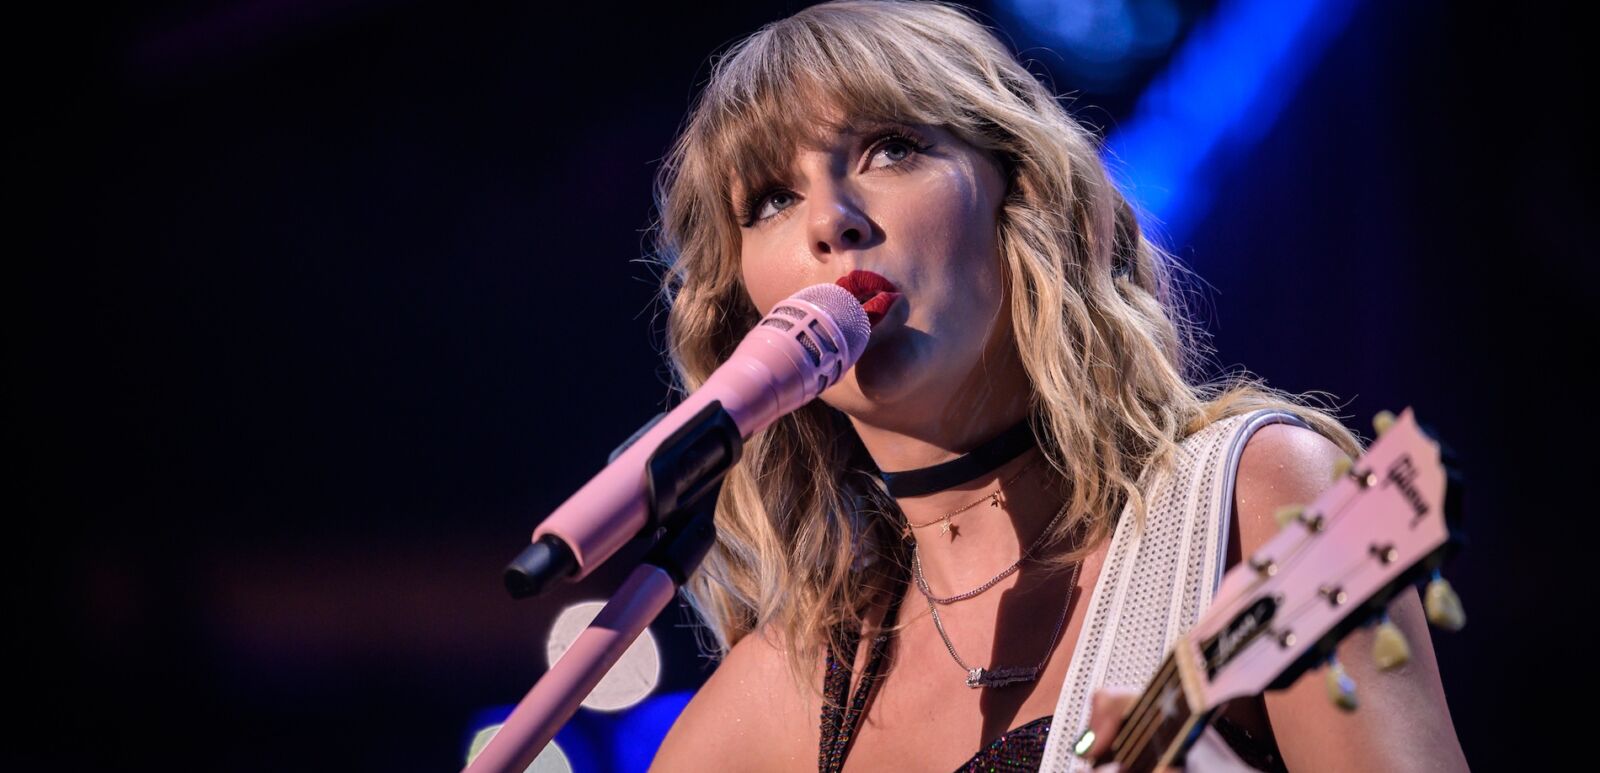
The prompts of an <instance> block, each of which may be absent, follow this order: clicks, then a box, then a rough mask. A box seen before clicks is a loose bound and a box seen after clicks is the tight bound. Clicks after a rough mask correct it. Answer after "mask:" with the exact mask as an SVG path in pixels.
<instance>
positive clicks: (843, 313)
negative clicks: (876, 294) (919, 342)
mask: <svg viewBox="0 0 1600 773" xmlns="http://www.w3.org/2000/svg"><path fill="white" fill-rule="evenodd" d="M794 297H795V298H798V299H800V300H802V301H806V302H808V303H810V304H812V305H814V306H816V307H817V308H819V309H822V310H823V311H825V312H827V314H828V316H829V317H832V318H833V321H834V323H836V324H837V325H838V326H839V329H840V330H841V331H843V332H844V338H845V350H846V351H848V352H850V353H851V354H853V355H854V356H855V357H859V356H861V352H862V351H863V350H864V349H866V348H867V339H868V338H870V337H872V322H871V321H869V320H868V319H867V312H866V310H865V309H862V308H861V303H860V302H859V301H857V300H856V298H855V296H854V295H851V294H850V291H849V290H846V289H844V288H843V287H840V286H838V285H831V284H819V285H812V286H810V287H807V288H805V289H804V290H801V291H800V292H797V293H795V294H794ZM853 364H855V363H854V360H853V358H852V361H851V362H850V363H847V366H848V365H853Z"/></svg>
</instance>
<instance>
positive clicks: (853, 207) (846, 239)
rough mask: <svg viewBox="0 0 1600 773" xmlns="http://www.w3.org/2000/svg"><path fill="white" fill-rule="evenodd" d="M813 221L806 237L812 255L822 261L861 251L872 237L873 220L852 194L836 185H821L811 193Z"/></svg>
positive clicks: (809, 225)
mask: <svg viewBox="0 0 1600 773" xmlns="http://www.w3.org/2000/svg"><path fill="white" fill-rule="evenodd" d="M810 203H811V208H810V213H811V221H810V223H809V224H808V227H807V234H806V235H807V237H808V240H809V241H810V242H811V254H812V255H813V256H814V257H817V258H819V259H822V258H823V257H824V256H827V255H833V254H836V253H839V252H843V251H845V250H852V249H861V248H862V247H865V246H866V245H867V244H868V243H869V242H870V241H871V240H872V238H873V232H872V221H871V220H869V219H868V218H867V215H866V213H865V212H863V211H862V209H861V205H860V203H859V202H858V201H856V200H855V199H854V198H853V197H852V196H850V195H849V192H848V191H846V190H845V189H844V188H842V187H841V186H839V185H837V184H825V185H819V186H817V187H816V189H814V190H813V191H812V193H811V202H810Z"/></svg>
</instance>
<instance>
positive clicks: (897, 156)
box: [868, 137, 921, 169]
mask: <svg viewBox="0 0 1600 773" xmlns="http://www.w3.org/2000/svg"><path fill="white" fill-rule="evenodd" d="M919 150H921V148H919V147H918V146H917V143H915V142H913V141H911V140H910V139H907V138H905V137H890V138H889V139H886V140H884V141H883V142H882V143H879V145H878V147H877V148H875V149H873V151H872V159H871V162H870V163H869V165H868V166H869V167H870V168H872V169H878V168H882V167H885V166H893V165H895V164H898V163H901V162H903V161H905V160H906V159H907V158H910V157H911V154H913V153H916V152H917V151H919ZM880 158H884V159H887V160H888V163H887V164H882V163H878V159H880Z"/></svg>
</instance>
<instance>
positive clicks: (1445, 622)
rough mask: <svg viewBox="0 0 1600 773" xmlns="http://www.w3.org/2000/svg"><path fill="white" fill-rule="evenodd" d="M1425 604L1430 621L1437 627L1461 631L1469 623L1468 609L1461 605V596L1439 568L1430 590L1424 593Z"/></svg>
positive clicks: (1434, 575)
mask: <svg viewBox="0 0 1600 773" xmlns="http://www.w3.org/2000/svg"><path fill="white" fill-rule="evenodd" d="M1423 606H1425V607H1427V610H1428V622H1430V623H1433V624H1434V626H1435V627H1438V628H1443V629H1445V630H1446V631H1459V630H1461V629H1462V627H1464V626H1465V625H1466V624H1467V611H1466V609H1464V608H1462V606H1461V598H1460V597H1459V596H1457V595H1456V592H1455V590H1454V589H1452V588H1451V587H1450V581H1449V580H1446V579H1445V578H1443V577H1440V576H1439V572H1438V570H1434V572H1433V581H1432V582H1430V583H1428V592H1427V593H1425V594H1423Z"/></svg>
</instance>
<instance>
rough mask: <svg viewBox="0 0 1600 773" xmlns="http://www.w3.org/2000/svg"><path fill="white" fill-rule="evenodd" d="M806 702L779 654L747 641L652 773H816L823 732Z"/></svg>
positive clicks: (668, 742) (684, 718) (758, 640)
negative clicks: (754, 772)
mask: <svg viewBox="0 0 1600 773" xmlns="http://www.w3.org/2000/svg"><path fill="white" fill-rule="evenodd" d="M817 679H818V680H819V683H820V680H821V679H822V676H821V672H820V671H819V672H818V675H817ZM807 695H809V693H806V692H803V691H801V690H800V689H799V688H798V687H797V686H796V685H795V683H794V678H793V677H792V676H791V675H790V672H789V667H788V664H787V663H786V662H785V659H784V655H783V652H782V651H781V650H779V649H778V648H777V647H776V646H774V645H773V643H772V642H770V641H768V640H767V638H766V637H763V636H761V635H759V634H751V635H749V636H746V637H744V638H743V639H741V640H740V641H739V643H738V644H735V645H734V646H733V649H732V650H730V651H729V652H728V656H727V657H726V658H724V659H723V661H722V663H721V664H720V665H718V666H717V670H715V671H713V672H712V673H711V678H709V679H707V680H706V683H705V684H704V685H702V686H701V688H700V691H699V692H697V693H695V696H694V698H693V699H692V700H690V701H689V705H688V706H687V707H685V708H684V710H683V713H682V714H680V715H678V720H677V721H676V722H675V723H673V725H672V729H671V730H670V731H668V732H667V737H666V738H665V739H664V740H662V742H661V748H660V749H658V750H657V751H656V756H655V760H654V761H653V762H651V764H650V769H651V770H652V771H679V770H682V771H705V770H729V771H744V770H797V769H814V768H815V767H816V764H817V748H816V747H817V744H818V742H819V741H818V737H817V733H818V730H817V728H816V727H815V725H816V721H815V718H814V717H811V716H810V712H809V711H808V708H807V707H808V704H807V702H806V700H805V696H807ZM819 710H820V707H819ZM808 728H809V733H808V731H807V729H808ZM808 738H809V739H810V741H809V745H808V744H807V740H806V739H808Z"/></svg>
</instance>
